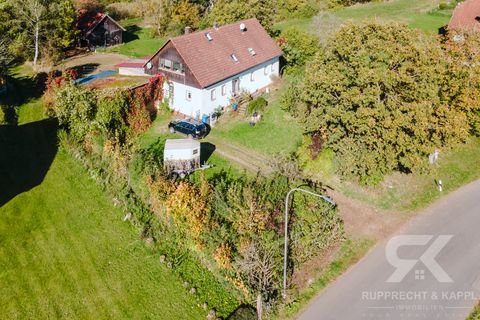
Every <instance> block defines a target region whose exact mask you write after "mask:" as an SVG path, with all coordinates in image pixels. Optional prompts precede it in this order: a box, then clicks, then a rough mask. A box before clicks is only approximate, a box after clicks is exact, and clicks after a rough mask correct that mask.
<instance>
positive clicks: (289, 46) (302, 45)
mask: <svg viewBox="0 0 480 320" xmlns="http://www.w3.org/2000/svg"><path fill="white" fill-rule="evenodd" d="M278 44H279V45H280V47H281V48H282V51H283V58H284V59H285V62H286V65H287V66H288V67H297V66H303V65H305V63H306V62H307V61H308V60H310V59H311V58H312V57H313V56H314V55H315V54H316V53H317V52H318V50H319V41H318V38H317V37H316V36H314V35H312V34H309V33H307V32H305V31H303V30H300V29H299V28H297V27H292V28H288V29H286V30H285V31H283V32H282V33H281V34H280V36H279V37H278Z"/></svg>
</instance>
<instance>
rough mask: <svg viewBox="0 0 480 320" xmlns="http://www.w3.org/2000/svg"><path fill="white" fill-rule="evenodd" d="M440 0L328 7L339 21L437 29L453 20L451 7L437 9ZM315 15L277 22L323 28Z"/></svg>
mask: <svg viewBox="0 0 480 320" xmlns="http://www.w3.org/2000/svg"><path fill="white" fill-rule="evenodd" d="M440 2H441V1H439V0H390V1H373V2H370V3H365V4H357V5H354V6H351V7H346V8H340V9H337V10H329V11H327V12H328V13H330V14H331V15H333V16H334V17H336V18H337V19H338V21H339V22H343V23H345V22H353V23H357V22H362V21H370V20H378V21H393V22H399V23H405V24H408V25H409V26H410V27H412V28H417V29H421V30H424V31H427V32H431V33H438V30H439V28H441V27H443V26H445V25H446V24H447V23H448V21H449V20H450V15H451V10H443V11H440V10H438V5H439V3H440ZM312 22H313V19H311V18H308V19H292V20H287V21H284V22H281V23H278V24H277V27H278V28H279V29H280V30H284V29H286V28H289V27H292V26H296V27H298V28H300V29H303V30H306V31H312V32H314V33H315V32H321V30H320V31H319V30H318V29H317V28H315V27H312Z"/></svg>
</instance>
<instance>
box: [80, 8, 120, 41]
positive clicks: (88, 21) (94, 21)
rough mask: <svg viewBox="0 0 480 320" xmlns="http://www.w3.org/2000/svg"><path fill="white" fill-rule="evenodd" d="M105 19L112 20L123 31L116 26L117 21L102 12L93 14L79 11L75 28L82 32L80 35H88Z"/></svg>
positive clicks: (84, 10)
mask: <svg viewBox="0 0 480 320" xmlns="http://www.w3.org/2000/svg"><path fill="white" fill-rule="evenodd" d="M105 18H109V19H110V20H112V21H113V22H114V23H115V24H116V25H117V26H119V27H120V28H121V29H122V30H123V31H125V29H124V28H123V27H122V26H121V25H119V24H118V22H117V21H115V20H114V19H112V18H111V17H110V16H109V15H108V14H105V13H103V12H94V11H88V10H87V9H81V10H79V12H78V19H77V28H78V29H79V30H80V31H81V32H82V34H84V35H87V34H89V33H90V32H91V31H92V30H93V29H95V27H96V26H97V25H98V24H99V23H100V22H102V21H103V20H104V19H105Z"/></svg>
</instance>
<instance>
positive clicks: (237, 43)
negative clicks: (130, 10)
mask: <svg viewBox="0 0 480 320" xmlns="http://www.w3.org/2000/svg"><path fill="white" fill-rule="evenodd" d="M188 30H189V29H188V28H187V29H186V31H187V32H186V34H185V35H182V36H179V37H176V38H172V39H170V40H168V41H167V43H166V44H165V45H164V46H163V47H162V48H160V49H159V50H158V51H157V53H155V54H154V55H153V57H152V58H151V59H149V60H148V61H147V62H146V63H145V65H144V68H145V73H147V74H150V75H154V74H157V73H162V74H164V75H165V76H166V78H167V79H168V81H167V82H166V83H165V88H164V90H165V95H164V96H165V98H166V99H168V101H169V105H170V107H171V108H172V109H174V110H175V111H177V112H180V113H183V114H185V115H187V116H191V117H196V118H200V117H201V116H203V115H205V114H206V115H209V114H211V113H212V112H213V111H214V110H215V109H216V108H218V107H225V106H227V105H229V104H230V99H231V98H232V97H233V96H236V95H238V94H240V93H241V92H242V91H247V92H249V93H254V92H255V91H258V90H262V89H264V88H266V87H267V86H268V85H270V84H271V83H272V79H273V77H275V76H278V75H279V67H280V65H279V59H280V57H281V55H282V51H281V50H280V48H279V47H278V46H277V44H276V43H275V42H274V41H273V39H272V38H271V37H270V36H269V35H268V33H267V32H266V31H265V29H263V27H262V26H261V25H260V23H259V22H258V21H257V20H256V19H249V20H245V21H240V22H237V23H233V24H229V25H225V26H220V27H213V28H212V29H208V30H202V31H198V32H194V33H190V32H188Z"/></svg>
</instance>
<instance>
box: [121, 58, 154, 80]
mask: <svg viewBox="0 0 480 320" xmlns="http://www.w3.org/2000/svg"><path fill="white" fill-rule="evenodd" d="M146 62H147V59H134V60H129V61H125V62H122V63H119V64H117V65H116V66H115V67H117V68H118V74H120V75H124V76H143V77H144V76H148V74H146V73H145V69H144V68H143V66H144V65H145V63H146Z"/></svg>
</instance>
